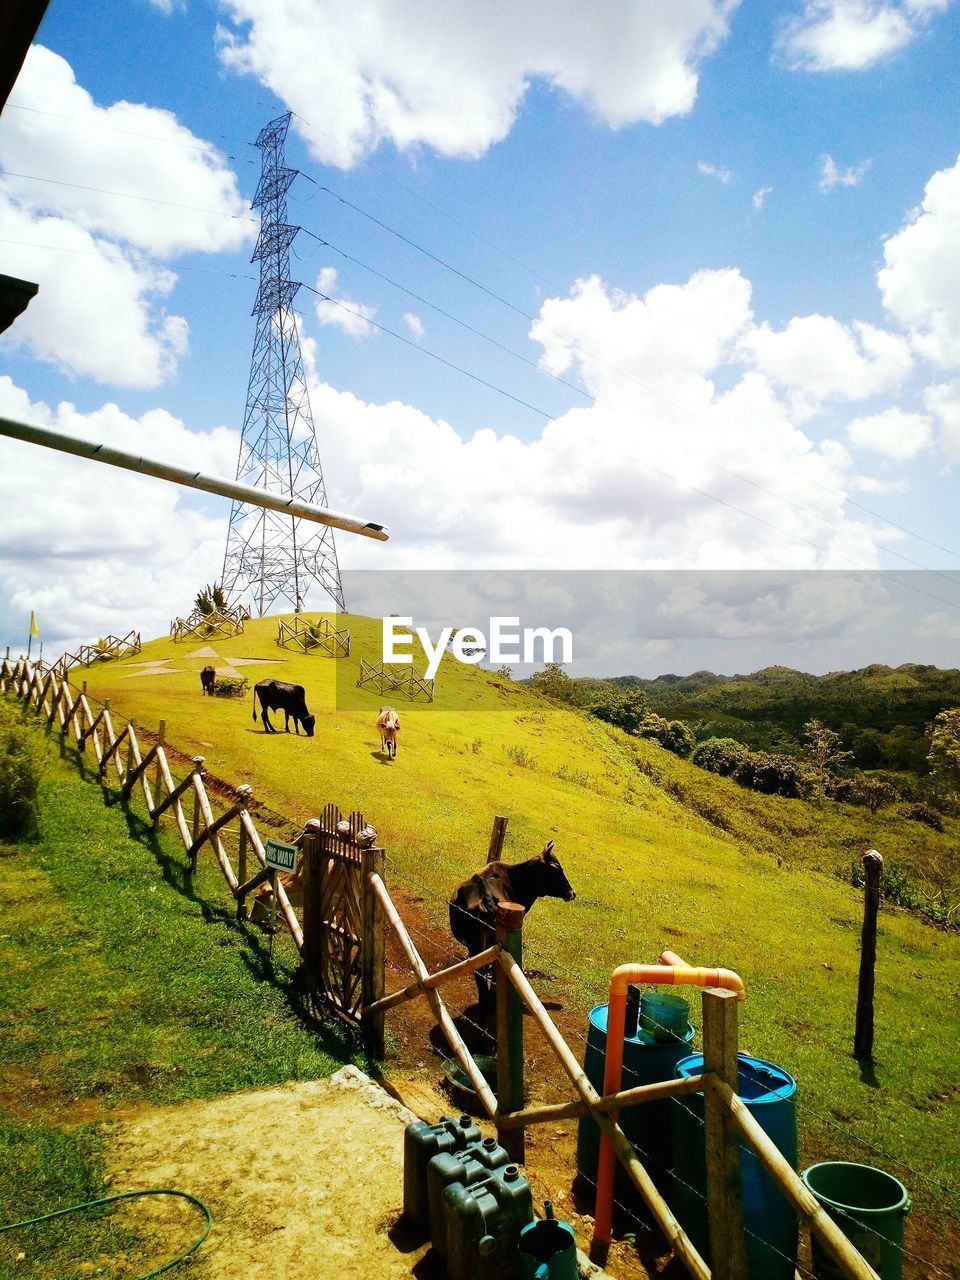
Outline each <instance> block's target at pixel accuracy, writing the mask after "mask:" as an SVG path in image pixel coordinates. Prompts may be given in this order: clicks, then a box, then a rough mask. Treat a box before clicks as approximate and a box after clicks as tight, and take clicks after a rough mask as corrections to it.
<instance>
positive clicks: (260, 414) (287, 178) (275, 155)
mask: <svg viewBox="0 0 960 1280" xmlns="http://www.w3.org/2000/svg"><path fill="white" fill-rule="evenodd" d="M289 127H290V113H289V112H287V114H286V115H283V116H278V117H277V119H276V120H271V121H270V123H269V124H267V125H265V126H264V127H263V128H262V129H261V130H260V133H259V135H258V137H257V142H256V145H257V146H258V147H259V148H260V152H261V156H262V171H261V174H260V182H259V184H258V186H257V194H256V195H255V196H254V198H253V208H254V209H259V210H260V234H259V236H258V238H257V247H256V248H255V249H254V251H253V257H252V258H251V262H259V263H260V288H259V290H258V292H257V301H256V305H255V306H254V308H253V312H252V313H251V314H253V315H255V316H256V317H257V332H256V337H255V338H254V343H253V357H252V360H251V364H250V384H249V386H248V388H247V407H246V412H245V414H244V418H243V436H242V438H241V441H240V457H239V459H238V461H237V479H238V480H242V481H243V482H244V483H246V484H253V485H256V486H257V487H258V488H261V489H268V490H271V491H272V492H274V493H277V492H279V493H285V494H290V495H291V496H293V497H297V498H301V499H303V500H304V501H305V502H312V503H317V504H319V505H320V506H326V505H327V493H326V489H325V487H324V483H323V472H322V470H321V468H320V455H319V453H318V451H317V435H316V430H315V428H314V424H313V415H312V413H311V412H310V397H309V394H308V392H307V384H306V381H305V379H304V375H303V356H302V353H301V350H300V335H299V332H298V329H297V319H296V315H295V314H294V311H293V300H294V297H295V296H296V293H297V290H298V289H299V288H300V282H299V281H296V280H291V279H290V245H291V244H292V242H293V238H294V236H295V235H296V234H297V232H298V231H299V230H300V228H299V227H292V226H290V224H289V223H288V222H287V191H288V190H289V188H290V184H291V183H292V182H293V180H294V178H295V177H296V176H297V172H298V171H297V170H296V169H288V168H287V167H286V165H285V163H284V154H283V144H284V140H285V139H286V136H287V129H288V128H289ZM314 581H316V582H318V583H319V584H320V586H321V587H322V588H323V590H324V591H326V592H327V594H328V595H329V596H331V598H332V599H333V600H334V601H335V602H336V604H337V607H338V608H339V609H343V607H344V603H343V587H342V585H341V582H340V566H339V564H338V563H337V549H336V546H335V545H334V541H333V529H332V528H330V527H328V526H320V525H315V524H310V523H307V522H305V521H303V520H296V519H293V518H292V517H290V516H285V515H281V514H280V512H278V511H265V510H264V509H263V508H261V507H255V506H252V505H250V504H248V503H241V502H234V503H233V506H232V507H231V509H230V529H229V532H228V534H227V548H226V552H225V554H224V558H223V573H222V575H221V585H222V586H223V590H224V591H225V593H226V595H227V598H228V599H229V600H231V601H235V600H239V599H243V598H245V597H246V598H248V599H249V598H250V597H252V603H253V605H254V607H255V608H256V610H257V612H258V613H259V614H260V616H261V617H262V616H263V615H264V614H265V613H267V612H268V610H269V609H270V608H271V607H272V605H273V604H274V602H275V601H276V600H277V599H278V598H281V597H282V598H285V599H288V600H290V601H291V603H293V604H295V605H296V606H297V607H298V608H299V607H300V606H301V604H302V602H303V599H304V597H305V596H306V593H307V590H308V588H309V587H310V585H311V583H313V582H314Z"/></svg>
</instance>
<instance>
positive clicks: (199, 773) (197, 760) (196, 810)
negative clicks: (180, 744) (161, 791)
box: [190, 756, 204, 872]
mask: <svg viewBox="0 0 960 1280" xmlns="http://www.w3.org/2000/svg"><path fill="white" fill-rule="evenodd" d="M203 761H204V757H203V756H194V757H193V773H194V776H195V777H199V778H202V777H203ZM199 835H200V791H199V789H198V788H197V787H194V788H193V830H192V837H193V844H194V845H195V844H196V843H197V837H198V836H199ZM196 869H197V855H196V854H194V855H193V856H192V857H191V859H190V870H191V872H193V871H196Z"/></svg>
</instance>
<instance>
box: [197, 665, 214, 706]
mask: <svg viewBox="0 0 960 1280" xmlns="http://www.w3.org/2000/svg"><path fill="white" fill-rule="evenodd" d="M216 679H217V673H216V670H215V668H213V667H204V668H203V670H202V671H201V672H200V687H201V689H202V690H203V692H204V693H209V695H210V697H211V698H212V697H213V686H214V684H215V683H216Z"/></svg>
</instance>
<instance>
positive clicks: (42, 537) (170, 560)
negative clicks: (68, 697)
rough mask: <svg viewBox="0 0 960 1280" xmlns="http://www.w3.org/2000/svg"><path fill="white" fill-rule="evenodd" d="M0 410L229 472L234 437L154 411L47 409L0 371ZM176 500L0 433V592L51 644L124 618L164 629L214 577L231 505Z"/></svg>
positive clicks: (166, 487) (114, 628) (180, 494)
mask: <svg viewBox="0 0 960 1280" xmlns="http://www.w3.org/2000/svg"><path fill="white" fill-rule="evenodd" d="M0 413H4V414H6V415H7V416H9V417H12V418H17V419H20V420H25V421H27V422H33V423H36V424H37V425H38V426H46V427H49V428H51V429H53V430H56V431H62V432H65V433H67V434H68V435H73V436H78V437H82V438H85V439H93V440H97V441H102V442H104V443H106V444H111V445H115V446H117V447H118V448H122V449H127V450H130V451H132V452H135V453H138V454H144V455H146V456H148V457H154V458H159V459H161V460H163V461H169V462H172V463H173V464H175V465H180V466H190V467H192V468H196V469H198V470H203V471H206V472H212V473H214V474H219V475H232V474H233V471H234V469H235V466H236V458H237V449H238V446H239V441H238V438H237V436H236V434H235V433H234V432H232V431H228V430H226V429H225V428H217V429H216V430H214V431H211V432H206V433H196V432H191V431H188V430H187V429H186V427H185V426H184V424H183V423H182V422H180V421H178V420H177V419H176V418H174V417H172V416H171V415H170V414H168V413H166V412H165V411H163V410H160V409H155V410H151V411H150V412H148V413H145V414H143V416H142V417H140V418H131V417H129V416H128V415H127V414H125V413H123V412H122V411H121V410H120V409H119V408H118V407H117V406H116V405H114V404H106V405H104V406H103V407H102V408H101V409H98V410H96V411H95V412H93V413H89V414H83V413H79V412H78V411H77V410H76V409H75V408H74V406H73V405H71V404H67V403H63V404H61V405H59V406H57V408H56V409H51V408H49V407H48V406H47V405H45V404H42V403H31V401H30V399H29V397H28V396H27V394H26V392H24V391H22V390H20V389H19V388H18V387H16V386H14V384H13V383H12V382H11V380H10V379H9V378H7V377H2V376H0ZM191 499H192V500H190V501H187V502H185V501H184V490H182V489H178V488H176V487H175V486H173V485H171V484H167V483H165V482H164V481H161V480H155V479H151V478H147V477H144V476H136V475H133V474H131V473H129V472H126V471H119V470H117V469H116V468H113V467H108V466H104V465H102V464H98V463H95V462H88V461H86V460H82V459H79V458H71V457H67V456H65V455H63V454H59V453H55V452H53V451H52V450H48V449H42V448H38V447H36V446H35V445H28V444H24V443H21V442H19V441H14V440H9V439H4V440H0V548H2V550H0V594H2V597H3V599H4V613H5V614H6V615H7V617H6V619H5V621H6V623H7V634H8V635H9V634H10V633H11V622H10V619H11V617H13V616H15V615H17V614H22V615H24V616H26V614H27V613H28V612H29V610H30V609H36V611H37V614H38V616H39V618H40V622H41V626H42V629H43V635H44V637H45V639H46V640H47V641H49V642H51V643H50V646H49V649H48V652H51V656H52V655H53V653H55V652H57V648H56V645H55V644H54V643H52V642H53V641H54V640H55V639H56V638H57V637H60V638H63V639H67V638H69V639H70V640H71V641H76V640H77V639H80V640H87V641H89V640H93V639H96V637H97V636H98V635H102V634H104V633H105V632H108V631H111V632H114V633H120V634H122V633H123V632H126V631H128V630H129V629H130V628H131V627H136V628H141V629H143V631H144V632H145V634H146V635H159V634H163V633H165V632H166V630H167V626H168V623H169V620H170V617H171V616H172V614H174V613H179V612H183V611H185V610H188V609H189V608H190V605H191V598H192V595H193V594H194V592H195V590H196V589H197V587H199V586H201V585H202V584H203V583H204V582H207V581H210V580H211V579H214V578H216V576H217V575H218V574H219V571H220V566H221V564H222V560H223V548H224V542H225V538H226V517H227V513H228V510H229V505H228V504H227V503H226V502H225V501H223V500H218V499H214V498H211V499H204V500H202V503H201V504H198V503H197V500H196V497H195V495H191Z"/></svg>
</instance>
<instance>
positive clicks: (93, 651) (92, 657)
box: [56, 631, 140, 671]
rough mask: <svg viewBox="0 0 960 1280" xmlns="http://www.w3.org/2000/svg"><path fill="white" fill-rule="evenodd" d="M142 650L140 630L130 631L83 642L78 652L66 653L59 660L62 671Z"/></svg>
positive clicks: (109, 660)
mask: <svg viewBox="0 0 960 1280" xmlns="http://www.w3.org/2000/svg"><path fill="white" fill-rule="evenodd" d="M139 652H140V632H139V631H128V632H127V634H126V635H125V636H104V637H103V639H102V640H98V641H97V643H96V644H82V645H81V646H80V648H79V649H78V650H77V652H76V653H64V654H63V655H62V657H61V658H60V659H59V661H58V662H57V664H56V665H57V666H59V667H60V669H61V671H68V670H69V669H70V668H71V667H92V666H93V665H94V664H95V663H97V662H111V661H113V660H114V659H116V658H127V657H129V656H130V654H133V653H139Z"/></svg>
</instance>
